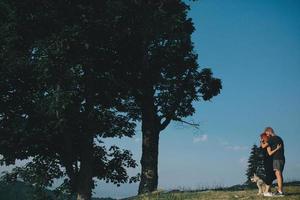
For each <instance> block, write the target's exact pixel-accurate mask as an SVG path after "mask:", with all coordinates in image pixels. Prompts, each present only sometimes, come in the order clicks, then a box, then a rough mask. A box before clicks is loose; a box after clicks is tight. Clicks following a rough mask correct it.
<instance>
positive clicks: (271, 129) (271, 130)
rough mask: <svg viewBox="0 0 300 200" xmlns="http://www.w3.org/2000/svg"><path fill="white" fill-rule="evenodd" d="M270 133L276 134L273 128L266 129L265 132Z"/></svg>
mask: <svg viewBox="0 0 300 200" xmlns="http://www.w3.org/2000/svg"><path fill="white" fill-rule="evenodd" d="M267 131H270V132H271V133H275V132H274V129H273V128H272V127H266V128H265V132H267Z"/></svg>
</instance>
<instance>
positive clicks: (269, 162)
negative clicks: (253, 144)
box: [260, 133, 281, 196]
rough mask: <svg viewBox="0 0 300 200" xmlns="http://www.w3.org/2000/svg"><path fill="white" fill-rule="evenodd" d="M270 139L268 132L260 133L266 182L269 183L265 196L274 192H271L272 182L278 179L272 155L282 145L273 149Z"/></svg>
mask: <svg viewBox="0 0 300 200" xmlns="http://www.w3.org/2000/svg"><path fill="white" fill-rule="evenodd" d="M269 139H270V137H269V136H268V135H267V134H266V133H262V134H261V135H260V147H261V148H262V150H263V154H264V168H265V175H266V178H265V183H266V184H267V186H266V191H265V193H264V196H272V194H271V193H270V189H271V185H272V182H273V181H274V180H275V179H276V176H275V172H274V169H273V156H272V155H273V154H274V153H275V152H276V151H278V150H279V149H280V148H281V146H280V145H277V148H275V149H274V150H271V147H270V146H269V144H268V141H269Z"/></svg>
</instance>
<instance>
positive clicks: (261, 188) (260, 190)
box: [250, 174, 267, 195]
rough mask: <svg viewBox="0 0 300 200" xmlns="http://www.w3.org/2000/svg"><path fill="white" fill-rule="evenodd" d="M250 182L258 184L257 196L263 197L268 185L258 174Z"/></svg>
mask: <svg viewBox="0 0 300 200" xmlns="http://www.w3.org/2000/svg"><path fill="white" fill-rule="evenodd" d="M250 180H251V182H253V183H256V185H257V187H258V193H257V195H263V194H264V192H265V191H266V185H267V184H266V183H265V182H264V181H263V180H262V179H261V178H259V177H258V176H257V175H256V174H254V175H253V177H251V179H250Z"/></svg>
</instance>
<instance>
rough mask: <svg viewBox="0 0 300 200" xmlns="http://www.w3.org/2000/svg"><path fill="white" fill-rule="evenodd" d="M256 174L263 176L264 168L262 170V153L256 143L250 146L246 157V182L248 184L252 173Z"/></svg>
mask: <svg viewBox="0 0 300 200" xmlns="http://www.w3.org/2000/svg"><path fill="white" fill-rule="evenodd" d="M254 173H255V174H256V175H257V176H259V177H260V178H263V179H264V178H265V170H264V153H263V151H262V149H261V148H260V147H258V146H257V145H256V144H254V145H253V147H252V148H251V152H250V156H249V159H248V169H247V172H246V176H247V181H246V184H248V185H250V184H252V182H251V180H250V179H251V177H252V176H253V174H254Z"/></svg>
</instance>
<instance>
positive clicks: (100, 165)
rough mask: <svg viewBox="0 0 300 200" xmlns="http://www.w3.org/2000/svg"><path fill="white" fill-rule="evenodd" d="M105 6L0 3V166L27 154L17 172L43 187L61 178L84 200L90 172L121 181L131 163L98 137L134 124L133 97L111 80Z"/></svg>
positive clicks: (109, 17) (125, 132) (112, 57)
mask: <svg viewBox="0 0 300 200" xmlns="http://www.w3.org/2000/svg"><path fill="white" fill-rule="evenodd" d="M112 3H113V2H111V1H64V0H63V1H50V0H49V1H47V0H45V1H35V0H28V1H13V0H12V1H10V0H9V1H8V0H7V1H5V0H3V1H1V2H0V6H1V12H0V20H1V24H0V26H1V27H0V44H1V49H0V59H1V62H0V89H1V91H0V95H1V98H0V154H1V155H2V156H3V159H2V160H1V164H6V165H8V164H13V163H15V160H16V159H20V160H24V159H28V158H32V160H31V161H30V163H29V164H28V165H26V166H25V168H23V169H20V168H18V169H16V170H14V172H15V175H16V176H20V177H21V178H23V179H24V180H25V181H28V182H30V183H35V184H37V185H39V186H42V187H47V186H50V185H52V183H53V179H54V178H60V177H64V176H65V175H66V176H67V180H66V182H65V183H66V184H67V185H69V186H70V189H71V192H72V193H76V194H77V197H78V199H84V200H86V199H90V198H91V190H92V188H93V187H94V180H93V178H94V177H95V178H98V179H100V180H105V181H107V182H109V181H110V182H113V183H115V184H120V183H124V182H127V181H128V180H129V177H128V175H127V173H126V168H128V167H136V163H135V161H134V160H132V158H131V153H130V152H129V151H127V150H121V149H119V148H118V147H116V146H112V147H110V148H109V149H107V147H106V146H105V144H103V142H102V138H107V137H123V136H127V137H131V136H132V135H133V134H134V128H135V124H134V123H133V121H132V120H133V118H132V116H129V115H128V114H127V113H128V112H127V110H128V109H129V107H130V105H131V102H132V100H131V99H130V98H128V97H127V96H126V94H125V93H123V90H122V88H119V86H118V85H116V84H115V82H116V81H115V80H112V78H113V77H115V76H117V74H116V73H115V69H116V66H118V65H119V63H120V62H119V61H118V59H117V56H116V51H115V50H114V48H116V47H117V46H118V45H116V44H115V43H114V39H112V38H111V33H112V32H114V27H113V26H111V24H113V23H111V22H112V21H113V20H115V16H116V14H115V13H112V12H111V11H112V9H111V8H112V7H113V6H114V5H112ZM116 41H117V38H116ZM113 73H115V76H112V74H113ZM22 172H28V173H29V172H30V174H28V173H22ZM134 178H135V177H134Z"/></svg>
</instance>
